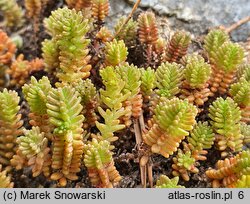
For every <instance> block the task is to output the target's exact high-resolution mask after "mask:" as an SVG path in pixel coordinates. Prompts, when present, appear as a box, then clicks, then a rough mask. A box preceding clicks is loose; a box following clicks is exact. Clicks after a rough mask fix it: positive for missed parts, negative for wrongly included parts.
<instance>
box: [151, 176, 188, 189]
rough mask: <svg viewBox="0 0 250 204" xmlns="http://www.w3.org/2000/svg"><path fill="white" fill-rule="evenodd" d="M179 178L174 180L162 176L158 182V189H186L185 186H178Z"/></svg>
mask: <svg viewBox="0 0 250 204" xmlns="http://www.w3.org/2000/svg"><path fill="white" fill-rule="evenodd" d="M178 182H179V177H178V176H176V177H174V178H172V179H170V178H168V177H167V176H165V175H161V176H160V178H159V179H158V180H157V182H156V186H155V187H156V188H185V187H184V186H181V185H178Z"/></svg>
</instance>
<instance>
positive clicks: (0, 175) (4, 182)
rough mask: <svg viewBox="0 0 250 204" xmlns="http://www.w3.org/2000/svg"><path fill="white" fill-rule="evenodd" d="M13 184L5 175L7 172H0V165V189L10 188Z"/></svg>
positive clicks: (0, 167) (0, 169)
mask: <svg viewBox="0 0 250 204" xmlns="http://www.w3.org/2000/svg"><path fill="white" fill-rule="evenodd" d="M13 186H14V183H12V182H11V178H10V176H8V175H7V171H6V170H4V171H2V165H1V164H0V188H12V187H13Z"/></svg>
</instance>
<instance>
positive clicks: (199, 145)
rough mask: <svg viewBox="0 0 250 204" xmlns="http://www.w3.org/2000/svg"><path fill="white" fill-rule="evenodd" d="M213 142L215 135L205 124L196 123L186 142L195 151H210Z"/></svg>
mask: <svg viewBox="0 0 250 204" xmlns="http://www.w3.org/2000/svg"><path fill="white" fill-rule="evenodd" d="M214 140H215V134H214V133H213V129H212V128H211V127H210V126H209V125H208V123H207V122H204V123H202V122H198V123H197V124H196V125H195V126H194V129H193V130H192V132H191V134H190V136H189V137H188V142H189V143H190V144H192V146H193V148H194V149H195V150H202V149H210V148H211V147H212V145H213V144H214Z"/></svg>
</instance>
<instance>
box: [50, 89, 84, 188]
mask: <svg viewBox="0 0 250 204" xmlns="http://www.w3.org/2000/svg"><path fill="white" fill-rule="evenodd" d="M80 102H81V98H80V97H79V94H78V92H76V91H75V89H74V88H72V87H70V86H64V87H62V88H61V87H60V88H58V89H52V90H51V91H50V92H49V94H48V98H47V103H46V106H47V113H48V115H49V117H50V119H49V120H50V122H51V123H52V124H53V125H54V127H55V129H54V139H53V149H52V169H54V170H55V172H54V173H53V174H52V175H51V179H52V180H59V183H60V185H61V186H65V185H66V183H67V181H66V178H68V179H70V180H76V179H77V178H78V177H77V175H76V173H78V172H79V171H80V166H81V158H82V154H83V129H82V122H83V120H84V116H83V115H81V114H80V113H81V111H82V105H81V104H80Z"/></svg>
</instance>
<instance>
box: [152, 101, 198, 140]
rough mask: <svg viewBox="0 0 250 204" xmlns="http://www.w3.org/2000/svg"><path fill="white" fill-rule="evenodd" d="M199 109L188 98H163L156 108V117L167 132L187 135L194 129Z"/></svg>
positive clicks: (172, 134) (173, 134) (175, 134)
mask: <svg viewBox="0 0 250 204" xmlns="http://www.w3.org/2000/svg"><path fill="white" fill-rule="evenodd" d="M196 114H197V109H196V107H195V106H193V105H192V104H190V103H188V101H187V100H180V99H178V98H174V99H172V100H163V101H160V103H159V104H158V105H157V106H156V108H155V115H154V119H155V121H156V122H157V124H159V126H160V128H162V129H163V130H164V131H165V132H166V133H167V134H169V135H171V136H173V137H175V136H186V135H188V134H189V132H188V131H191V130H192V129H193V125H194V124H195V116H196Z"/></svg>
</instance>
